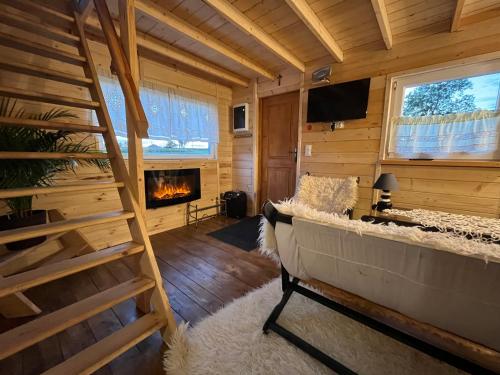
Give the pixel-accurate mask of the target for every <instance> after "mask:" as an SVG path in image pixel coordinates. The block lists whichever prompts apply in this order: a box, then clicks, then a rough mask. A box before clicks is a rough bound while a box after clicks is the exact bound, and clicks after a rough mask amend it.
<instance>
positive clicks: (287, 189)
mask: <svg viewBox="0 0 500 375" xmlns="http://www.w3.org/2000/svg"><path fill="white" fill-rule="evenodd" d="M298 126H299V93H298V92H293V93H288V94H283V95H277V96H271V97H269V98H264V99H263V100H262V106H261V137H262V138H261V163H260V165H261V186H260V188H261V189H260V204H262V203H263V202H264V201H265V200H266V199H270V200H271V201H273V202H277V201H279V200H281V199H284V198H290V197H292V196H293V195H294V193H295V177H296V165H297V137H298Z"/></svg>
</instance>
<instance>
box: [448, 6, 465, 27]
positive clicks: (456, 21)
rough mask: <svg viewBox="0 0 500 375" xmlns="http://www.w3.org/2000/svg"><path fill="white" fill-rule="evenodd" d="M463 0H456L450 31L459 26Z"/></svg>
mask: <svg viewBox="0 0 500 375" xmlns="http://www.w3.org/2000/svg"><path fill="white" fill-rule="evenodd" d="M464 5H465V0H457V5H456V7H455V13H454V14H453V20H452V22H451V30H450V32H454V31H457V30H458V28H459V27H460V20H461V19H462V11H463V9H464Z"/></svg>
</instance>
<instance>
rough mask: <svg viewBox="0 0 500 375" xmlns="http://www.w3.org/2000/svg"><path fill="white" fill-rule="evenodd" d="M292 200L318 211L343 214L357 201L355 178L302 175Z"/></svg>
mask: <svg viewBox="0 0 500 375" xmlns="http://www.w3.org/2000/svg"><path fill="white" fill-rule="evenodd" d="M294 200H295V201H296V202H298V203H303V204H306V205H308V206H310V207H312V208H314V209H316V210H318V211H324V212H329V213H336V214H339V215H340V214H343V213H344V212H345V211H346V210H347V209H350V208H353V207H354V206H355V205H356V202H357V200H358V184H357V182H356V177H347V178H332V177H317V176H307V175H304V176H302V177H301V178H300V183H299V186H298V188H297V192H296V193H295V196H294Z"/></svg>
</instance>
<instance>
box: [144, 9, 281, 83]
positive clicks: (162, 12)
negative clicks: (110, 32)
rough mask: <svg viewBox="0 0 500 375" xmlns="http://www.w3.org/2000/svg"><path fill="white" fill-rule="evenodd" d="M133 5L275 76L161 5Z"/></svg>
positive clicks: (232, 57) (171, 26)
mask: <svg viewBox="0 0 500 375" xmlns="http://www.w3.org/2000/svg"><path fill="white" fill-rule="evenodd" d="M135 7H136V8H137V9H138V10H139V11H141V12H142V13H144V14H146V15H147V16H149V17H152V18H154V19H155V20H157V21H158V22H160V23H161V24H164V25H166V26H168V27H170V28H172V29H174V30H177V31H178V32H180V33H182V34H184V35H186V36H188V37H189V38H191V39H193V40H194V41H196V42H198V43H201V44H203V45H205V46H207V47H208V48H211V49H213V50H214V51H217V52H218V53H220V54H222V55H224V56H226V57H228V58H230V59H231V60H233V61H235V62H237V63H238V64H240V65H243V66H244V67H246V68H248V69H251V70H253V71H254V72H256V73H258V74H259V75H261V76H263V77H266V78H269V79H270V80H274V79H275V78H276V74H275V73H274V72H272V71H270V70H268V69H266V68H265V67H263V66H261V65H260V64H258V63H256V62H253V61H251V60H249V59H248V56H247V55H246V54H243V53H240V52H238V51H236V50H234V49H232V48H230V47H228V46H227V44H225V43H222V42H220V41H219V40H218V39H216V38H214V37H212V36H211V35H209V34H207V33H206V32H205V31H202V30H200V29H198V28H196V27H194V26H192V25H191V24H189V23H187V22H186V21H184V20H183V19H182V18H180V17H177V16H176V15H175V14H174V13H172V12H169V11H168V10H166V9H164V8H163V7H161V6H159V5H157V4H155V3H153V2H152V1H150V0H137V1H136V2H135Z"/></svg>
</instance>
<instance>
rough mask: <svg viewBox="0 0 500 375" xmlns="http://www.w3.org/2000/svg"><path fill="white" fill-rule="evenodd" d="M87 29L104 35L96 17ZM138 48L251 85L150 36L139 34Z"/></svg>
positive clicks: (228, 80)
mask: <svg viewBox="0 0 500 375" xmlns="http://www.w3.org/2000/svg"><path fill="white" fill-rule="evenodd" d="M116 26H117V23H116V22H115V27H116ZM86 27H87V28H90V30H91V31H92V32H93V33H97V34H99V35H100V34H101V33H102V31H101V24H100V23H99V20H98V19H97V18H96V17H89V18H88V19H87V24H86ZM137 47H138V48H139V52H144V51H147V52H150V53H151V52H152V53H154V54H156V55H158V56H161V57H164V58H167V59H169V60H174V61H177V62H178V63H181V64H183V65H185V66H188V67H190V68H194V69H196V70H198V71H201V72H203V73H206V74H208V75H211V76H213V77H216V78H219V79H222V80H224V81H226V82H229V83H231V84H234V85H238V86H242V87H248V85H249V80H248V79H247V78H245V77H242V76H239V75H237V74H235V73H233V72H230V71H229V70H226V69H224V68H221V67H220V66H218V65H215V64H213V63H211V62H208V61H206V60H204V59H201V58H199V57H198V56H195V55H193V54H190V53H188V52H185V51H182V50H181V49H179V48H175V47H172V46H171V45H170V44H168V43H166V42H163V41H161V40H160V39H157V38H154V37H151V36H149V35H145V34H143V33H139V32H138V33H137Z"/></svg>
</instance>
